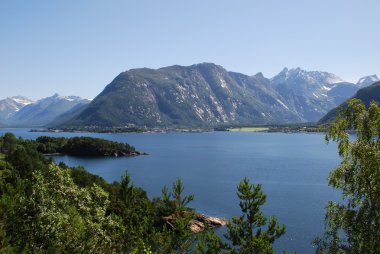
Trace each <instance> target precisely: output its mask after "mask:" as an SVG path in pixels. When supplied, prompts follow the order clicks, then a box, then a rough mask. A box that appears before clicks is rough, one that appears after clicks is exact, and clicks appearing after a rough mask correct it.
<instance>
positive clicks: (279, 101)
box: [276, 99, 289, 110]
mask: <svg viewBox="0 0 380 254" xmlns="http://www.w3.org/2000/svg"><path fill="white" fill-rule="evenodd" d="M276 101H277V102H278V103H280V104H281V106H283V107H284V108H286V109H287V110H289V108H288V106H286V105H285V103H283V102H282V101H281V100H279V99H276Z"/></svg>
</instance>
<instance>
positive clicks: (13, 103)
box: [0, 96, 33, 123]
mask: <svg viewBox="0 0 380 254" xmlns="http://www.w3.org/2000/svg"><path fill="white" fill-rule="evenodd" d="M31 103H33V101H32V100H30V99H28V98H26V97H23V96H13V97H8V98H5V99H3V100H0V122H2V123H4V122H6V121H7V119H8V118H10V117H11V116H12V115H13V114H15V113H16V112H18V111H19V110H20V109H21V108H23V107H25V106H26V105H29V104H31Z"/></svg>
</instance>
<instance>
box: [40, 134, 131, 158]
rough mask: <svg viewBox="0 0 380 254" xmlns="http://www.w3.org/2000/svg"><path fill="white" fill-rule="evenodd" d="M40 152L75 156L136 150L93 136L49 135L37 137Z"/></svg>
mask: <svg viewBox="0 0 380 254" xmlns="http://www.w3.org/2000/svg"><path fill="white" fill-rule="evenodd" d="M36 146H37V150H38V152H40V153H42V154H48V153H63V154H68V155H74V156H120V155H129V154H131V153H133V152H135V148H134V147H133V146H131V145H129V144H127V143H125V144H124V143H119V142H114V141H109V140H105V139H101V138H92V137H72V138H62V137H58V138H56V137H47V136H42V137H39V138H37V139H36Z"/></svg>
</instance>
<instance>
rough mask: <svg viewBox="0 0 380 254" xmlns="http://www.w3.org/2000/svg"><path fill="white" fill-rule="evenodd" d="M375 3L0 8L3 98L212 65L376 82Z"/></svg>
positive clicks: (96, 87) (105, 1)
mask: <svg viewBox="0 0 380 254" xmlns="http://www.w3.org/2000/svg"><path fill="white" fill-rule="evenodd" d="M379 11H380V1H379V0H360V1H359V0H246V1H244V0H229V1H227V0H191V1H190V0H188V1H182V0H160V1H159V0H150V1H148V0H136V1H127V0H120V1H117V0H88V1H85V0H72V1H71V0H65V1H62V0H44V1H42V0H33V1H28V0H24V1H21V0H1V1H0V88H1V93H0V98H4V97H7V96H12V95H25V96H28V97H30V98H32V99H38V98H42V97H46V96H50V95H52V94H53V93H55V92H57V93H59V94H62V95H79V96H82V97H86V98H93V97H95V96H96V95H97V94H98V93H100V92H101V91H102V90H103V88H104V87H105V86H106V85H107V84H109V83H110V82H111V81H112V79H113V78H114V77H115V76H116V75H118V74H119V73H120V72H122V71H125V70H128V69H131V68H138V67H149V68H159V67H164V66H168V65H174V64H180V65H191V64H194V63H200V62H213V63H216V64H219V65H222V66H223V67H225V68H226V69H227V70H231V71H236V72H241V73H245V74H249V75H252V74H255V73H257V72H259V71H261V72H263V73H264V75H265V76H266V77H272V76H274V75H275V74H277V73H278V72H280V71H281V70H282V69H283V68H284V67H285V66H287V67H290V68H293V67H298V66H299V67H301V68H303V69H306V70H323V71H329V72H332V73H335V74H337V75H338V76H340V77H342V78H343V79H345V80H348V81H354V82H356V81H357V79H358V78H359V77H361V76H365V75H370V74H380V61H379V57H380V20H379Z"/></svg>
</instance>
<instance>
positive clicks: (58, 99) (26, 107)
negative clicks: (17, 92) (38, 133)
mask: <svg viewBox="0 0 380 254" xmlns="http://www.w3.org/2000/svg"><path fill="white" fill-rule="evenodd" d="M89 102H90V100H87V99H82V98H80V97H77V96H60V95H58V94H54V95H53V96H51V97H47V98H43V99H40V100H38V101H36V102H34V101H32V100H30V99H28V98H26V97H21V96H15V97H9V98H6V99H4V100H1V101H0V116H1V120H0V122H1V123H2V124H3V125H5V126H12V127H43V126H45V125H47V124H49V123H51V122H53V121H57V120H56V119H60V118H61V115H62V114H65V113H66V112H68V111H71V110H72V109H78V108H79V107H81V106H84V105H86V104H88V103H89Z"/></svg>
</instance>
